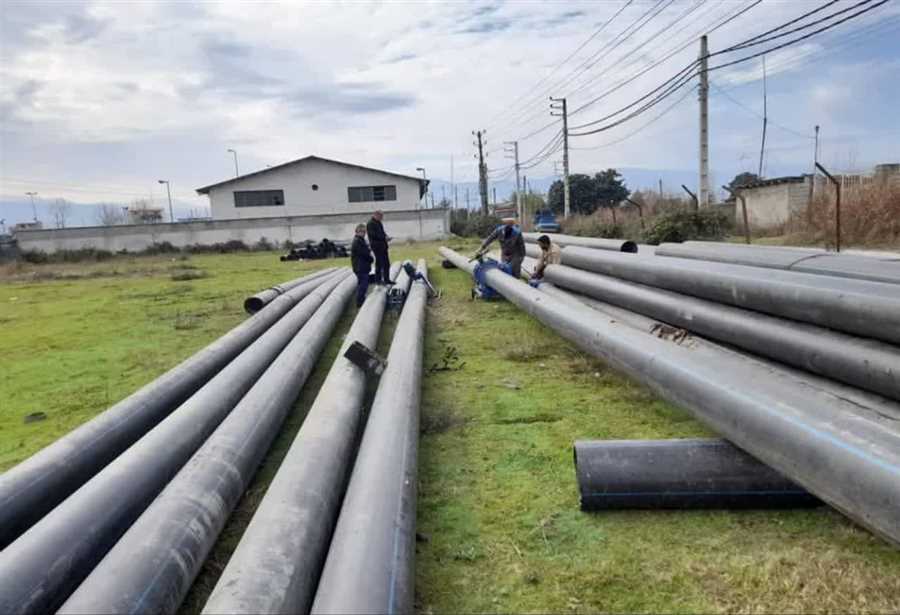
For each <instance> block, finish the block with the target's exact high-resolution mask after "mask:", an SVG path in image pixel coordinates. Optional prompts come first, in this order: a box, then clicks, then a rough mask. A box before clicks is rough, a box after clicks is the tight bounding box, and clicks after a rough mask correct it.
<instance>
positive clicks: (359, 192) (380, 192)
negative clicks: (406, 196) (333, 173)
mask: <svg viewBox="0 0 900 615" xmlns="http://www.w3.org/2000/svg"><path fill="white" fill-rule="evenodd" d="M347 198H348V199H349V200H350V202H351V203H366V202H369V201H396V200H397V186H355V187H350V188H347Z"/></svg>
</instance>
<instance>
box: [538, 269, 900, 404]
mask: <svg viewBox="0 0 900 615" xmlns="http://www.w3.org/2000/svg"><path fill="white" fill-rule="evenodd" d="M544 279H545V280H547V281H548V282H551V283H553V284H556V285H557V286H560V287H562V288H567V289H569V290H573V291H576V292H579V293H582V294H585V295H589V296H591V297H594V298H596V299H600V300H602V301H605V302H607V303H612V304H614V305H618V306H620V307H623V308H626V309H628V310H632V311H634V312H638V313H641V314H644V315H646V316H649V317H651V318H655V319H658V320H661V321H663V322H666V323H668V324H671V325H675V326H676V327H681V328H683V329H687V330H688V331H691V332H694V333H698V334H700V335H703V336H705V337H707V338H710V339H714V340H718V341H720V342H725V343H727V344H731V345H733V346H737V347H738V348H743V349H745V350H749V351H750V352H753V353H755V354H758V355H761V356H764V357H769V358H771V359H774V360H776V361H781V362H782V363H787V364H789V365H793V366H795V367H799V368H800V369H805V370H807V371H810V372H813V373H815V374H819V375H821V376H825V377H827V378H831V379H833V380H837V381H839V382H844V383H846V384H850V385H852V386H856V387H859V388H862V389H865V390H868V391H873V392H875V393H880V394H882V395H886V396H887V397H890V398H892V399H896V400H900V349H898V348H897V347H895V346H892V345H890V344H886V343H884V342H879V341H877V340H872V339H868V338H861V337H857V336H854V335H848V334H846V333H841V332H839V331H834V330H831V329H825V328H822V327H817V326H815V325H810V324H806V323H801V322H796V321H791V320H785V319H783V318H777V317H775V316H769V315H767V314H762V313H760V312H755V311H751V310H745V309H742V308H738V307H733V306H730V305H724V304H721V303H715V302H713V301H707V300H705V299H698V298H696V297H691V296H689V295H681V294H678V293H674V292H671V291H667V290H663V289H659V288H653V287H650V286H644V285H642V284H636V283H633V282H626V281H624V280H620V279H618V278H613V277H610V276H605V275H602V274H598V273H590V272H587V271H582V270H579V269H574V268H572V267H567V266H565V265H549V266H548V267H547V268H546V270H545V271H544Z"/></svg>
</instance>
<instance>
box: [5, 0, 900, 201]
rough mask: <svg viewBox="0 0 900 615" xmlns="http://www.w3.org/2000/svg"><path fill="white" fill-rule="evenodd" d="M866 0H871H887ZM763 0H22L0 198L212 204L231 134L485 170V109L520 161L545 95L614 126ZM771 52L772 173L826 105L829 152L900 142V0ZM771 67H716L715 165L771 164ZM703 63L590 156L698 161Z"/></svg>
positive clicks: (353, 158)
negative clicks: (704, 41) (698, 87)
mask: <svg viewBox="0 0 900 615" xmlns="http://www.w3.org/2000/svg"><path fill="white" fill-rule="evenodd" d="M859 1H860V0H853V1H847V0H845V1H842V2H838V3H835V4H834V5H833V6H831V7H829V8H828V9H827V10H826V11H823V12H821V13H817V14H816V16H815V17H811V18H810V19H809V20H807V21H810V20H812V19H816V18H818V17H820V16H824V15H827V14H829V13H832V12H835V11H840V10H844V9H849V8H850V7H852V6H853V5H854V4H857V3H858V2H859ZM867 1H868V4H866V3H865V2H866V0H864V3H863V5H862V7H861V8H867V7H869V6H872V5H874V4H876V3H877V2H875V1H873V0H867ZM753 4H755V3H754V2H753V1H752V0H631V2H628V1H627V0H611V1H609V2H602V1H597V0H594V1H591V2H553V1H540V2H537V1H534V2H532V1H526V0H511V1H507V2H496V1H492V2H386V3H368V2H345V3H338V2H305V3H299V2H288V3H284V4H279V3H268V2H222V3H216V2H206V3H182V2H177V3H167V2H137V1H133V2H125V1H119V2H78V3H66V2H61V1H53V2H44V3H42V2H37V1H29V2H17V1H15V0H5V1H4V2H3V3H2V4H0V27H2V31H0V202H12V201H14V200H21V199H23V198H24V197H23V196H22V195H23V193H24V192H25V191H28V190H34V191H37V192H39V193H40V197H39V198H41V199H52V198H55V197H62V198H67V199H69V200H71V201H75V202H84V203H91V202H116V203H127V202H130V201H131V200H133V199H135V198H141V197H152V198H154V199H156V202H158V203H162V202H163V201H164V199H165V187H164V186H160V185H159V184H157V181H156V180H158V179H169V180H170V181H171V184H172V186H173V188H174V190H175V196H176V199H177V202H178V204H179V206H180V207H181V208H183V209H184V208H188V207H199V206H202V205H205V203H206V201H205V198H206V197H198V196H196V195H195V194H194V192H193V191H194V189H195V188H197V187H199V186H202V185H205V184H209V183H212V182H215V181H219V180H222V179H225V178H227V177H229V176H231V175H232V174H233V170H234V168H233V161H232V158H231V154H229V153H227V151H226V150H227V149H229V148H233V149H235V150H237V152H238V157H239V165H240V170H241V172H242V173H243V172H249V171H253V170H257V169H260V168H264V167H265V166H266V165H270V164H278V163H281V162H285V161H287V160H291V159H294V158H298V157H301V156H304V155H308V154H317V155H321V156H325V157H332V158H336V159H340V160H346V161H350V162H356V163H359V164H365V165H371V166H375V167H379V168H386V169H390V170H394V171H398V172H403V173H409V174H415V169H416V167H420V166H424V167H426V169H427V170H428V173H429V176H430V177H434V178H442V179H446V180H449V179H450V158H451V156H453V158H454V162H455V179H456V180H457V181H473V180H474V179H475V165H474V160H473V157H472V155H473V152H474V148H473V147H472V140H473V138H472V135H471V131H472V130H473V129H485V130H486V131H487V133H486V134H487V143H488V144H487V150H488V151H489V158H488V163H489V167H490V168H491V169H492V173H491V175H492V177H495V178H498V179H500V178H503V177H504V175H505V173H506V171H505V169H506V168H507V167H508V166H509V162H508V161H507V160H506V159H505V158H504V157H503V152H502V143H503V141H505V140H513V139H519V141H520V152H521V159H522V160H523V161H527V160H529V159H531V158H533V157H534V156H535V155H536V154H541V153H542V152H545V151H548V150H550V151H552V150H553V147H552V146H553V139H554V137H555V135H556V134H557V132H558V130H559V126H558V125H555V124H554V125H549V124H550V122H552V121H553V119H554V118H552V117H550V115H549V109H548V106H547V105H548V100H547V98H548V96H550V95H553V96H566V97H567V98H568V105H569V110H570V112H572V115H571V118H570V126H571V127H576V126H583V125H587V126H586V128H582V129H580V130H581V132H586V131H589V130H591V129H596V128H606V127H607V126H608V125H609V123H610V121H612V120H615V119H619V118H621V117H622V116H623V115H624V114H622V115H616V116H614V117H613V118H611V119H609V120H604V119H603V118H604V117H605V116H608V115H610V114H612V113H613V112H615V111H618V110H619V109H621V108H623V107H626V106H627V105H629V104H631V103H633V102H634V101H635V100H637V99H639V98H641V97H642V96H644V95H645V94H646V93H648V92H650V91H651V90H653V89H654V88H655V87H657V86H658V85H659V84H661V83H663V82H664V81H665V80H666V79H668V78H669V77H670V76H672V75H674V74H675V73H677V72H678V71H679V70H680V69H682V68H683V67H685V66H686V65H688V64H689V63H690V62H692V61H693V60H694V59H695V58H696V56H697V52H698V44H697V43H696V39H697V36H698V35H699V34H700V33H702V32H705V31H711V30H713V28H716V26H717V24H719V23H721V22H722V21H724V20H726V19H727V18H728V17H729V16H733V15H734V14H736V13H737V12H739V11H741V10H742V9H743V8H745V7H748V6H750V5H753ZM823 4H825V2H824V0H823V1H818V2H805V1H793V0H792V1H790V2H788V1H784V2H778V1H774V0H766V1H764V2H762V3H758V4H755V6H753V7H752V8H750V9H749V10H747V12H746V13H743V14H742V15H740V16H739V17H736V18H734V20H733V21H731V22H729V23H727V24H726V25H724V26H721V27H718V28H717V29H715V30H713V31H712V33H711V34H710V37H709V40H710V51H711V52H716V51H720V50H722V49H724V48H726V47H728V46H730V45H734V44H735V43H737V42H739V41H742V40H744V39H746V38H748V37H750V36H753V35H756V34H760V33H763V32H765V31H766V30H768V29H770V28H772V27H774V26H776V25H780V24H782V23H783V22H785V21H788V20H790V19H792V18H794V17H796V16H798V15H800V14H802V13H804V12H806V11H809V10H812V9H814V8H816V7H819V6H821V5H823ZM855 10H859V9H854V10H851V11H849V12H848V13H844V14H842V16H847V15H850V14H852V13H853V12H854V11H855ZM804 32H806V31H802V32H798V33H796V34H794V35H791V36H787V37H783V38H778V39H776V40H773V41H772V42H770V43H767V44H765V45H761V46H757V47H750V48H746V49H741V50H739V51H736V52H731V53H728V54H719V55H717V56H716V57H713V58H712V59H711V60H710V65H711V66H717V65H719V64H723V63H726V62H728V61H731V60H733V59H737V58H739V57H742V56H747V55H750V54H752V53H755V52H757V51H760V50H762V49H765V48H767V47H771V46H774V45H777V44H779V43H782V42H786V41H790V40H792V39H793V38H795V37H796V36H799V35H800V34H803V33H804ZM680 48H681V50H680V51H677V50H678V49H680ZM668 55H670V56H671V57H669V59H668V60H666V61H663V62H661V63H658V61H659V60H660V59H661V58H663V57H665V56H668ZM766 66H767V77H768V79H767V87H768V115H769V119H770V124H769V130H768V137H767V144H768V148H767V155H766V159H765V174H766V175H768V176H775V175H779V174H787V173H798V172H803V171H804V170H806V169H808V168H809V166H810V164H811V161H810V158H811V156H812V148H813V146H812V140H811V138H810V137H811V135H812V133H813V125H815V124H817V123H818V124H821V125H822V153H821V159H822V160H824V161H825V163H827V164H830V165H832V166H834V167H836V168H839V169H859V170H866V169H867V167H869V166H871V165H873V164H875V163H878V162H893V161H900V145H898V144H900V119H898V116H900V114H898V106H897V105H898V103H897V100H898V99H900V2H898V1H897V0H891V1H890V2H887V3H886V4H884V5H882V6H880V7H878V8H876V9H874V10H872V11H871V12H870V13H867V14H865V15H863V16H861V17H858V18H855V19H852V20H851V21H848V22H847V23H845V24H842V25H840V26H838V27H837V28H835V29H833V30H831V31H828V32H826V33H823V34H821V35H819V36H815V37H813V38H810V39H808V40H806V41H802V42H800V43H797V44H794V45H791V46H789V47H786V48H784V49H782V50H778V51H773V52H771V53H769V54H767V56H766ZM645 69H646V72H644V74H643V75H641V76H639V77H637V78H635V79H633V80H632V78H633V77H634V76H635V75H637V74H638V73H640V72H642V71H644V70H645ZM761 77H762V60H761V58H758V59H755V60H752V61H750V62H747V63H743V64H738V65H734V66H731V67H726V68H722V69H718V70H715V71H713V72H712V73H711V75H710V78H711V81H712V88H711V92H710V96H711V102H710V113H711V118H710V130H711V157H712V165H713V173H714V176H715V180H716V181H717V183H722V182H723V181H727V180H728V179H730V177H731V176H733V175H734V173H735V172H737V171H740V170H755V169H756V167H757V165H758V157H759V143H760V128H761V123H762V121H761V119H760V117H759V114H761V112H762V81H761ZM695 83H696V79H692V80H691V81H690V82H689V83H688V84H687V85H686V86H685V87H684V88H683V89H681V90H678V91H677V92H675V93H674V94H673V95H672V96H671V97H669V98H667V99H665V100H664V101H662V102H661V103H660V104H658V105H657V106H655V107H653V108H652V109H649V110H648V111H646V112H645V113H642V114H640V115H637V116H636V117H634V118H633V119H630V120H629V121H626V122H624V123H622V124H621V125H619V126H616V127H615V128H611V129H606V130H603V131H601V132H599V133H596V134H592V135H585V136H579V137H572V139H571V143H570V144H571V146H572V152H571V169H572V171H573V172H592V171H595V170H597V169H599V168H605V167H610V166H612V167H620V168H634V169H648V170H651V171H652V170H677V171H685V172H693V170H694V169H695V168H696V157H697V156H696V152H697V137H696V131H697V116H698V113H697V102H696V94H695V92H692V91H691V90H690V88H691V87H692V86H694V85H695ZM594 100H596V102H594V103H593V104H588V103H590V102H591V101H594ZM585 105H587V106H585ZM639 106H640V105H638V106H634V107H631V108H630V109H629V111H633V110H635V109H638V108H639ZM594 122H596V123H594ZM545 127H546V128H545ZM542 128H544V130H542V131H540V132H538V131H539V129H542ZM578 130H579V129H575V128H573V129H572V132H578ZM560 158H561V154H560V153H552V154H551V155H549V156H547V157H546V160H543V156H538V157H537V158H535V159H534V162H538V164H536V165H535V166H533V167H532V168H531V169H529V171H528V172H529V174H531V175H532V176H533V177H540V176H552V175H553V173H554V161H558V160H560ZM635 177H636V176H635ZM635 181H638V182H639V181H640V180H633V181H632V183H635ZM634 187H639V186H634Z"/></svg>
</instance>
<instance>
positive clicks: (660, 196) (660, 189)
mask: <svg viewBox="0 0 900 615" xmlns="http://www.w3.org/2000/svg"><path fill="white" fill-rule="evenodd" d="M659 198H663V193H662V177H660V178H659Z"/></svg>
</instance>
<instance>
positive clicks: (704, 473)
mask: <svg viewBox="0 0 900 615" xmlns="http://www.w3.org/2000/svg"><path fill="white" fill-rule="evenodd" d="M572 449H573V453H574V457H575V476H576V478H577V479H578V491H579V493H580V494H581V509H582V510H621V509H631V508H638V509H659V508H677V509H689V508H800V507H808V506H819V505H821V504H822V502H821V501H820V500H819V499H818V498H816V497H815V496H813V495H810V494H809V493H808V492H807V491H806V490H804V489H803V488H801V487H799V486H798V485H796V484H794V483H792V482H791V481H789V480H788V479H786V478H785V477H784V476H782V475H781V474H779V473H778V472H776V471H775V470H773V469H772V468H770V467H769V466H767V465H765V464H762V463H760V462H759V461H757V460H756V459H754V458H753V457H751V456H750V455H748V454H747V453H745V452H744V451H742V450H741V449H739V448H737V447H736V446H734V445H733V444H731V443H730V442H728V441H727V440H722V439H719V438H689V439H683V440H577V441H576V442H575V444H574V446H573V447H572Z"/></svg>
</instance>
